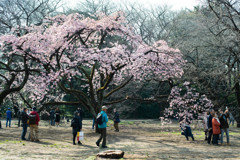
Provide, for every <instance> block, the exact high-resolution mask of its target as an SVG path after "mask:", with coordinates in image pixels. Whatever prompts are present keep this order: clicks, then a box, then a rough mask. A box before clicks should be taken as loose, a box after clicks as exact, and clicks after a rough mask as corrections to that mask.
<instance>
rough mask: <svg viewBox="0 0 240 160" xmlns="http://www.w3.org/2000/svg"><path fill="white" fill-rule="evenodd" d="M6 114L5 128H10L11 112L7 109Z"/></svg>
mask: <svg viewBox="0 0 240 160" xmlns="http://www.w3.org/2000/svg"><path fill="white" fill-rule="evenodd" d="M6 114H7V120H6V128H7V126H9V127H11V119H12V111H11V109H10V108H8V110H7V112H6Z"/></svg>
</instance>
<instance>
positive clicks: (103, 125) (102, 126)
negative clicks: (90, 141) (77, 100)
mask: <svg viewBox="0 0 240 160" xmlns="http://www.w3.org/2000/svg"><path fill="white" fill-rule="evenodd" d="M106 112H107V107H106V106H102V111H101V112H100V113H99V114H98V117H102V119H101V120H102V121H101V122H102V123H101V124H98V129H99V132H100V134H101V135H100V137H99V139H98V140H97V142H96V145H97V146H99V145H100V143H101V141H102V140H103V142H102V148H108V147H107V146H106V137H107V122H108V116H107V113H106ZM97 122H98V120H97Z"/></svg>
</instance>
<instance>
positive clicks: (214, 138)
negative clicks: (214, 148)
mask: <svg viewBox="0 0 240 160" xmlns="http://www.w3.org/2000/svg"><path fill="white" fill-rule="evenodd" d="M218 139H219V134H214V135H213V144H218Z"/></svg>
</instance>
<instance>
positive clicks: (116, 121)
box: [113, 108, 120, 132]
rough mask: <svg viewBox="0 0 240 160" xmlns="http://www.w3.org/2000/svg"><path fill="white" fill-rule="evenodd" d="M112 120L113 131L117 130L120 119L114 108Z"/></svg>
mask: <svg viewBox="0 0 240 160" xmlns="http://www.w3.org/2000/svg"><path fill="white" fill-rule="evenodd" d="M113 121H114V128H115V132H119V127H118V123H119V122H120V119H119V113H118V112H117V109H116V108H115V109H114V117H113Z"/></svg>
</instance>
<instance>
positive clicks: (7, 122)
mask: <svg viewBox="0 0 240 160" xmlns="http://www.w3.org/2000/svg"><path fill="white" fill-rule="evenodd" d="M8 125H9V127H11V118H7V121H6V128H7V126H8Z"/></svg>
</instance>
